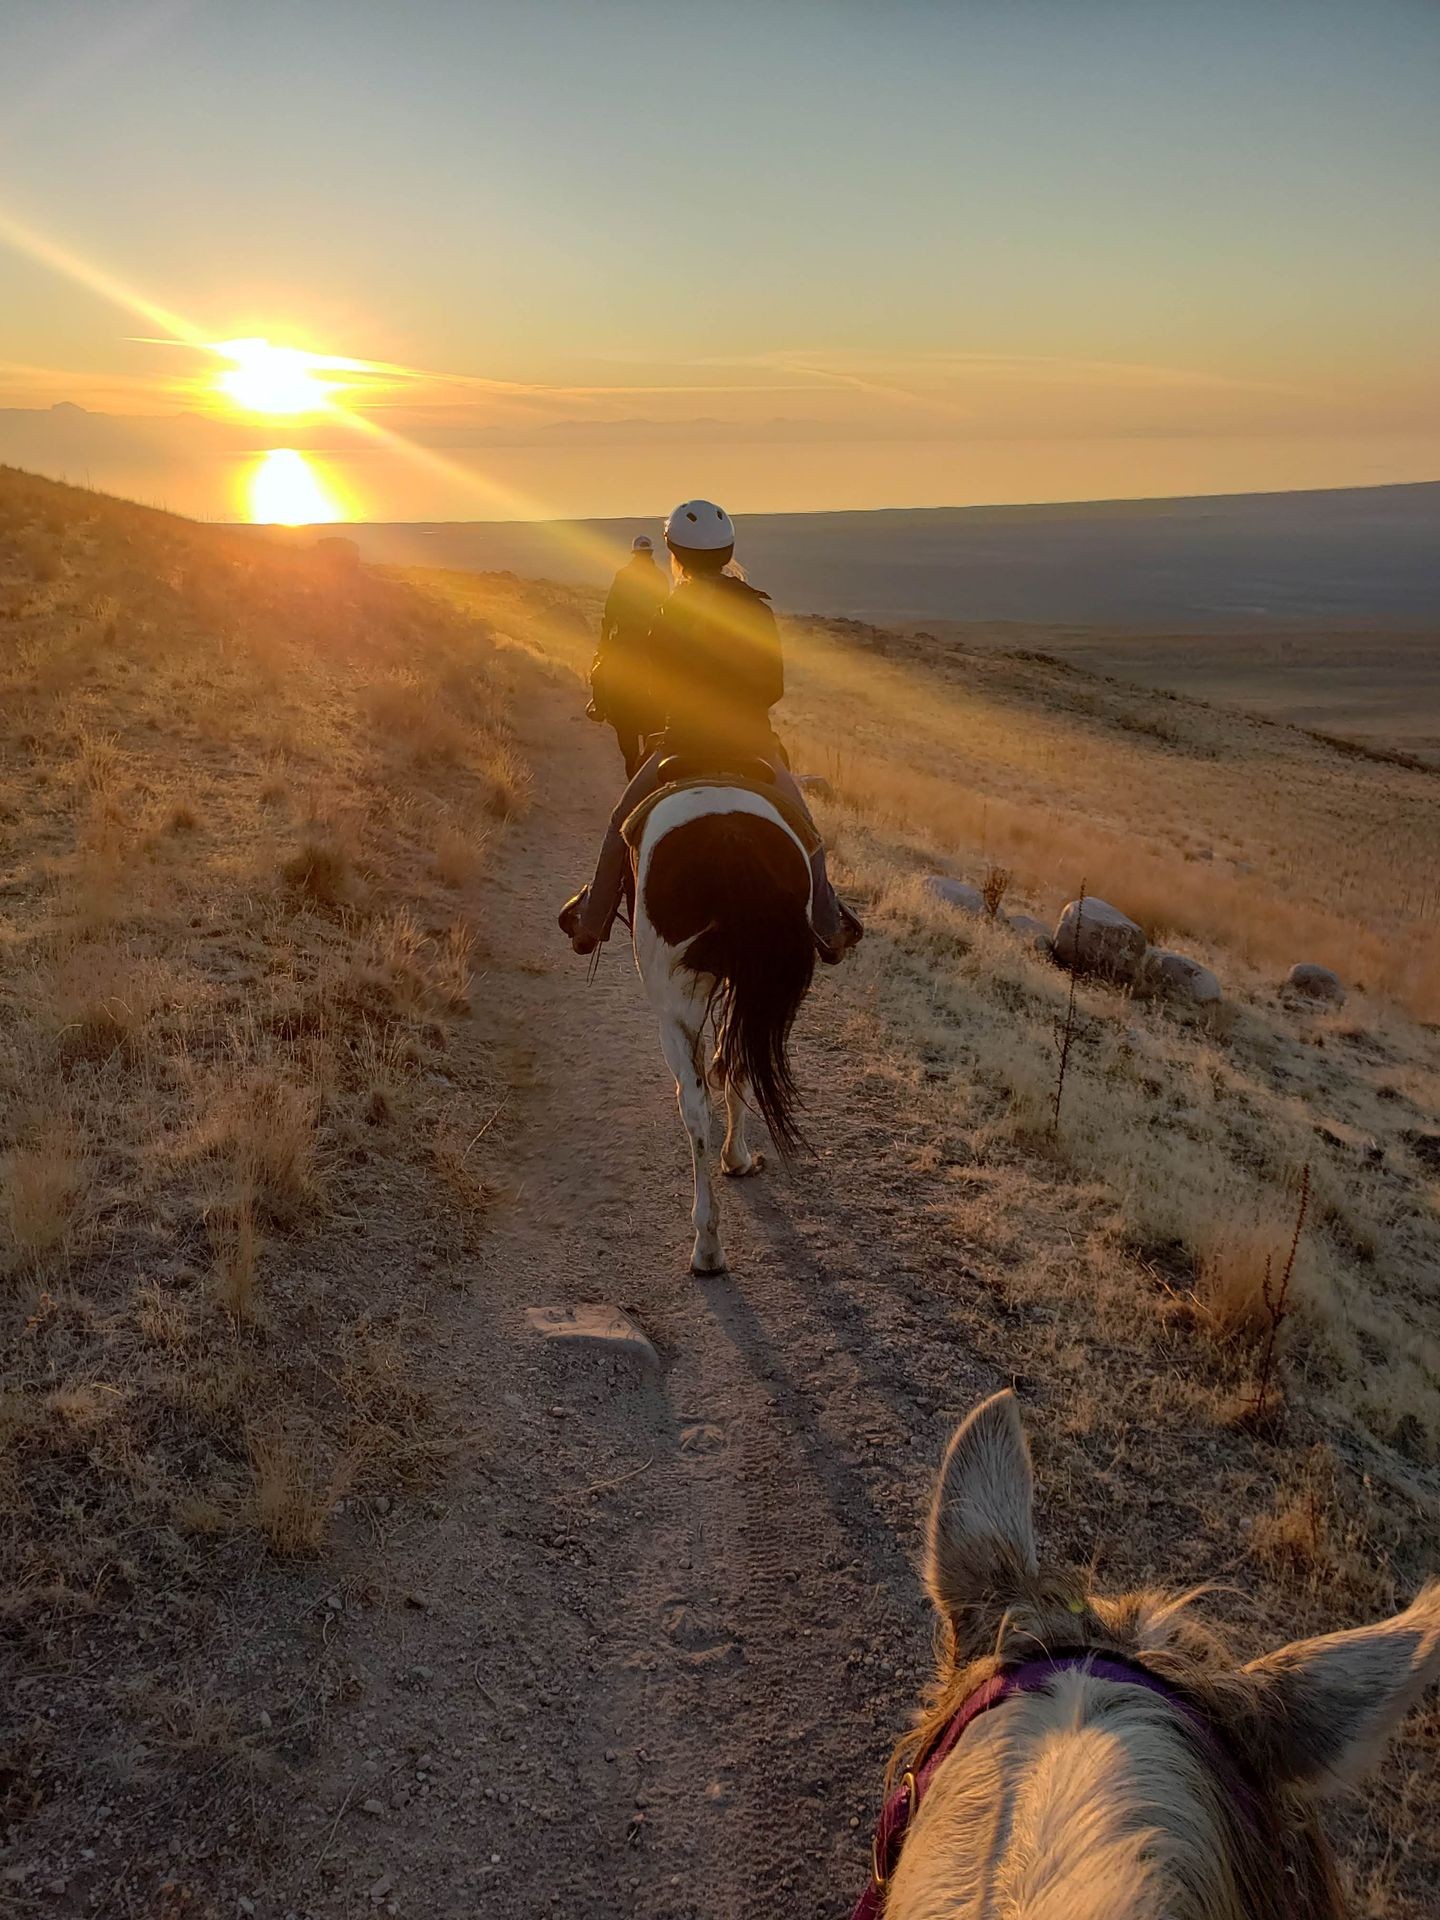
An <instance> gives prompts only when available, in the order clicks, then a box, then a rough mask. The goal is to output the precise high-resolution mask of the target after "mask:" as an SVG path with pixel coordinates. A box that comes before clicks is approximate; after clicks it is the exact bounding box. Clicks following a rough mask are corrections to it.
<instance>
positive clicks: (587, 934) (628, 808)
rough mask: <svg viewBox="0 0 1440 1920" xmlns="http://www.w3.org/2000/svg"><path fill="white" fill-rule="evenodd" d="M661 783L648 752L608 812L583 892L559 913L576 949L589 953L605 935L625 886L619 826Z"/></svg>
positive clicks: (657, 757)
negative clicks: (598, 856) (588, 881)
mask: <svg viewBox="0 0 1440 1920" xmlns="http://www.w3.org/2000/svg"><path fill="white" fill-rule="evenodd" d="M661 785H662V782H661V779H660V755H659V754H658V753H652V754H651V755H650V757H649V758H648V759H647V760H646V761H645V762H644V763H643V764H642V765H641V767H640V768H639V770H638V772H637V773H636V774H635V777H634V779H632V780H631V782H630V784H629V786H627V787H626V789H625V791H624V793H622V794H621V796H620V800H619V804H618V805H617V806H616V808H615V811H614V812H613V813H612V814H611V816H610V824H609V826H608V827H607V828H606V829H605V838H604V840H603V842H602V843H601V847H600V858H599V860H598V861H597V862H596V865H595V875H594V878H593V879H592V880H591V882H590V884H589V886H588V887H586V888H585V890H584V892H583V893H578V894H576V896H575V898H574V899H573V900H569V901H567V902H566V903H565V907H564V910H563V912H562V913H561V915H560V925H561V928H562V929H563V930H564V932H566V933H568V934H569V936H570V944H571V946H573V947H574V949H575V951H576V952H577V953H593V952H594V950H595V949H596V947H598V946H599V945H600V943H601V941H602V940H608V939H609V937H610V928H611V926H612V925H613V924H614V920H615V915H616V914H617V913H618V912H619V910H620V896H621V894H622V893H623V892H624V890H625V867H626V863H627V862H628V860H629V858H630V850H629V848H628V847H627V846H626V845H625V836H624V834H623V833H622V832H621V831H620V829H621V828H622V827H623V826H624V824H625V822H626V821H627V820H628V819H629V818H630V815H631V814H632V813H633V812H634V811H635V809H636V807H638V806H639V804H640V802H641V801H642V800H648V799H649V797H650V795H651V794H652V793H654V792H655V791H656V790H657V789H658V788H659V787H660V786H661Z"/></svg>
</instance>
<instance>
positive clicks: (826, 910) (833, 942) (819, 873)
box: [770, 755, 865, 960]
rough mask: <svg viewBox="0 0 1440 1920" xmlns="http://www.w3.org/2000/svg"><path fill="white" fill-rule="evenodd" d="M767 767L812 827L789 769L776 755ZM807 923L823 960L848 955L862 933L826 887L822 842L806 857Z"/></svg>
mask: <svg viewBox="0 0 1440 1920" xmlns="http://www.w3.org/2000/svg"><path fill="white" fill-rule="evenodd" d="M770 766H771V770H772V772H773V773H774V775H775V785H776V788H777V790H778V791H779V792H780V793H782V794H783V795H784V796H785V799H786V800H787V801H788V802H789V804H790V805H791V806H792V807H794V808H795V809H796V811H797V812H798V813H800V814H801V815H803V817H804V818H805V819H806V820H808V821H809V822H810V824H811V826H812V827H815V817H814V815H813V814H812V813H811V811H810V808H809V806H808V805H807V804H806V800H805V790H804V788H803V787H802V786H801V785H800V783H799V781H798V780H797V779H796V778H795V776H794V774H793V773H791V771H790V769H789V767H788V766H786V765H785V763H784V762H783V761H782V760H781V759H780V758H779V757H778V755H777V756H776V758H775V759H773V760H772V761H771V763H770ZM815 838H816V840H817V841H819V840H820V829H819V828H818V827H815ZM810 924H811V926H812V927H813V928H814V930H815V944H816V945H817V946H818V947H819V949H820V957H821V958H822V959H823V960H838V959H839V958H840V956H841V954H843V953H848V952H849V950H850V948H851V947H853V946H854V945H855V943H856V941H857V940H859V938H860V937H861V935H862V934H863V933H864V931H865V929H864V928H863V927H862V926H861V924H860V921H859V918H858V917H857V915H855V914H854V913H852V912H851V911H850V909H849V907H847V906H846V905H845V903H844V901H843V900H842V899H841V898H840V896H839V894H837V893H836V891H835V889H834V887H833V886H832V885H831V884H830V875H829V872H828V871H827V869H826V865H825V847H824V843H823V842H821V843H820V844H819V845H818V846H817V847H816V849H815V851H814V852H813V853H812V854H811V856H810Z"/></svg>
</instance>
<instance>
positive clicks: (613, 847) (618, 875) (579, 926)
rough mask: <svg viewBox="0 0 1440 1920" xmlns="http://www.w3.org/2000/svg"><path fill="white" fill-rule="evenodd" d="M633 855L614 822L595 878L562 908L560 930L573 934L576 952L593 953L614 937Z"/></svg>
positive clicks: (609, 827)
mask: <svg viewBox="0 0 1440 1920" xmlns="http://www.w3.org/2000/svg"><path fill="white" fill-rule="evenodd" d="M629 857H630V855H629V850H628V849H627V847H626V845H625V836H624V834H622V833H621V831H620V829H619V827H617V826H615V825H614V824H613V823H612V824H611V825H610V826H608V827H607V828H606V829H605V842H604V845H603V846H602V847H601V849H600V858H599V861H598V862H597V863H596V867H595V877H594V879H593V880H592V881H591V882H590V884H589V886H588V887H584V888H582V889H581V891H580V892H579V893H577V894H575V895H574V897H573V898H572V899H569V900H567V901H566V902H565V905H564V906H563V907H562V908H561V910H560V931H561V932H562V933H565V934H568V935H569V937H570V944H571V946H572V947H573V948H574V949H575V951H576V953H593V952H594V951H595V949H596V947H598V946H599V945H600V944H601V942H602V941H605V940H608V939H609V938H610V929H611V927H613V926H614V924H615V916H616V914H617V913H618V912H619V911H620V899H621V896H622V894H623V893H624V891H625V863H626V861H627V860H628V859H629Z"/></svg>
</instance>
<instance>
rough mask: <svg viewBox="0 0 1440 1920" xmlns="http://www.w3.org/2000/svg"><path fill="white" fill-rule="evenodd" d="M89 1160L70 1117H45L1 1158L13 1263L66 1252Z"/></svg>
mask: <svg viewBox="0 0 1440 1920" xmlns="http://www.w3.org/2000/svg"><path fill="white" fill-rule="evenodd" d="M89 1188H90V1166H89V1162H88V1161H87V1159H86V1157H85V1154H84V1153H83V1151H82V1150H81V1147H80V1144H79V1142H78V1140H77V1139H76V1136H75V1130H74V1128H73V1126H72V1125H71V1124H70V1122H69V1121H68V1120H67V1119H65V1118H63V1117H57V1118H53V1119H50V1120H47V1121H45V1122H44V1123H43V1124H42V1125H41V1127H40V1129H39V1131H38V1133H37V1135H36V1138H35V1139H34V1140H33V1141H31V1142H30V1143H28V1144H21V1145H19V1146H17V1147H15V1148H14V1149H12V1151H11V1152H10V1153H9V1154H8V1155H7V1156H6V1158H5V1161H4V1192H5V1218H6V1225H7V1227H8V1228H9V1239H10V1244H11V1247H12V1249H13V1253H14V1256H15V1258H16V1260H17V1261H18V1263H19V1264H20V1265H22V1266H25V1267H29V1268H31V1269H38V1268H41V1267H44V1266H46V1265H47V1264H49V1263H51V1262H52V1261H54V1260H56V1259H58V1258H59V1257H60V1256H61V1255H62V1254H64V1253H66V1252H67V1251H68V1250H69V1249H70V1246H71V1243H72V1242H73V1240H74V1237H75V1234H76V1231H77V1228H78V1227H79V1225H80V1223H81V1221H82V1220H83V1216H84V1210H85V1202H86V1199H87V1197H88V1194H89Z"/></svg>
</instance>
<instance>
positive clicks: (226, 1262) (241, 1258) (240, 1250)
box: [209, 1169, 256, 1321]
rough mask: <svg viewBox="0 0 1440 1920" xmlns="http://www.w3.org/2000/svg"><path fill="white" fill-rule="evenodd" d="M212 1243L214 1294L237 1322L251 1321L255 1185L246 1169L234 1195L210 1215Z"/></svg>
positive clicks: (253, 1275)
mask: <svg viewBox="0 0 1440 1920" xmlns="http://www.w3.org/2000/svg"><path fill="white" fill-rule="evenodd" d="M209 1226H210V1241H211V1245H212V1247H213V1248H214V1252H215V1292H216V1297H217V1298H218V1299H219V1301H220V1304H221V1305H222V1306H223V1307H224V1308H225V1309H226V1311H227V1312H228V1313H230V1314H233V1315H234V1317H235V1319H236V1320H242V1321H243V1320H248V1319H249V1318H250V1315H251V1311H252V1308H253V1304H254V1297H255V1259H256V1233H255V1182H254V1177H253V1174H252V1173H251V1172H250V1170H248V1169H246V1170H244V1171H242V1173H241V1174H240V1176H239V1178H238V1180H237V1183H236V1188H235V1192H234V1194H233V1196H232V1197H231V1199H230V1200H229V1201H228V1202H225V1203H221V1204H217V1205H215V1206H214V1207H212V1208H211V1209H210V1214H209Z"/></svg>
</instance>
